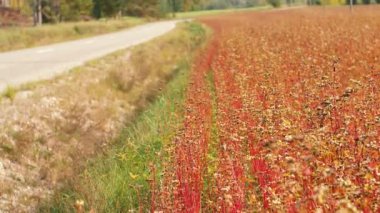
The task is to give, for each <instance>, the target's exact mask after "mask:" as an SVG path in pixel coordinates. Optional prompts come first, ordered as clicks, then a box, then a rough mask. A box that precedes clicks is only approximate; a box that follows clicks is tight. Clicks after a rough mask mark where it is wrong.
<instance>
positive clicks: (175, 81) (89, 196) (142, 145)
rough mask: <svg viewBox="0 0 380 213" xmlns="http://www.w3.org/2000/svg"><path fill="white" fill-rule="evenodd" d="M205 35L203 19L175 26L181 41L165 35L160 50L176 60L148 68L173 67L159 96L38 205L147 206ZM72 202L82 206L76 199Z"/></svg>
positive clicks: (66, 208) (60, 208) (147, 50)
mask: <svg viewBox="0 0 380 213" xmlns="http://www.w3.org/2000/svg"><path fill="white" fill-rule="evenodd" d="M206 36H207V33H206V31H205V29H204V28H203V27H202V26H201V25H199V24H196V23H189V24H184V26H183V27H182V28H181V32H179V33H178V32H177V36H176V38H177V39H180V40H181V41H176V40H175V39H174V40H171V41H167V40H166V45H164V46H163V48H162V49H161V50H160V51H161V54H160V55H162V56H163V57H164V58H165V57H168V58H170V57H173V53H174V54H175V55H177V56H174V57H176V62H175V64H173V63H172V64H169V65H170V66H171V67H170V66H168V64H165V62H162V61H158V60H153V62H152V64H151V69H154V68H155V67H154V66H163V65H162V64H165V65H166V66H168V67H167V69H169V70H170V72H171V73H173V74H172V75H170V79H172V80H171V81H170V82H169V83H168V84H167V85H166V87H165V88H164V89H163V91H162V92H161V94H160V95H159V97H157V98H155V99H154V101H153V102H152V103H151V104H150V105H149V106H148V107H147V108H146V110H144V111H143V112H142V113H141V114H140V115H139V116H138V117H137V119H136V120H135V121H134V122H133V123H131V124H129V125H127V127H126V128H125V129H124V130H123V131H122V132H121V134H120V136H119V137H118V138H117V140H116V143H115V146H114V147H113V148H112V149H111V150H110V151H108V152H107V153H106V154H105V155H104V156H101V157H99V158H97V159H94V160H92V161H90V162H89V165H88V167H87V169H86V170H85V171H84V172H83V173H82V174H81V175H80V176H79V177H78V178H74V179H73V181H72V182H71V183H69V184H68V185H67V186H66V187H65V188H64V189H62V191H61V192H60V193H57V194H56V195H55V196H54V197H53V199H52V200H51V201H50V203H48V204H44V205H43V206H42V207H41V208H40V211H42V212H73V211H74V210H75V205H74V204H75V203H76V202H77V201H81V200H83V201H84V208H85V209H87V210H91V209H93V210H96V211H97V212H127V211H128V210H132V209H133V210H138V209H139V208H144V209H145V210H148V209H149V208H150V206H151V204H152V202H151V196H152V194H151V192H150V189H151V188H156V186H152V185H151V184H153V183H156V184H159V183H160V178H161V177H162V167H163V164H164V163H165V162H166V161H167V160H168V159H167V158H168V156H167V153H168V152H170V151H169V150H167V149H168V147H169V145H170V143H171V142H172V139H173V137H174V136H175V135H174V133H175V132H176V131H175V130H176V129H177V128H179V126H180V124H181V121H182V114H183V112H182V110H183V107H181V106H182V104H183V102H184V98H185V97H184V95H185V91H186V87H187V83H188V72H189V70H190V67H191V66H190V64H191V61H192V57H193V55H194V53H195V52H196V51H197V49H198V48H199V47H200V46H201V45H202V44H203V43H204V41H205V40H206ZM158 42H162V41H161V40H158V41H156V42H150V44H148V45H142V46H141V47H140V48H136V49H135V50H133V52H132V55H131V60H132V62H133V63H136V61H135V59H134V57H135V56H136V55H137V56H138V55H144V54H150V55H152V54H155V53H156V52H155V51H154V49H153V51H152V49H151V47H150V46H151V45H157V43H158ZM184 45H185V46H184ZM165 49H169V50H171V51H169V52H168V51H167V50H165ZM173 51H178V52H177V53H176V52H173ZM178 56H180V57H178ZM138 58H141V57H138ZM145 59H147V60H149V59H150V58H149V57H148V58H147V57H145ZM161 60H162V58H161ZM141 63H144V62H143V61H141ZM140 66H141V65H140ZM120 86H122V85H120ZM77 203H79V204H81V202H77ZM76 208H82V206H81V205H79V207H78V205H77V206H76Z"/></svg>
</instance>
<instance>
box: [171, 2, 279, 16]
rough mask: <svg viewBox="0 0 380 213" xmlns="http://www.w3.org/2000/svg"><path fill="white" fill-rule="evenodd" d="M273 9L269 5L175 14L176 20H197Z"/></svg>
mask: <svg viewBox="0 0 380 213" xmlns="http://www.w3.org/2000/svg"><path fill="white" fill-rule="evenodd" d="M271 8H273V7H272V6H270V5H265V6H257V7H249V8H231V9H221V10H201V11H192V12H180V13H176V18H180V19H182V18H198V17H202V16H214V15H223V14H226V13H236V12H253V11H260V10H268V9H271Z"/></svg>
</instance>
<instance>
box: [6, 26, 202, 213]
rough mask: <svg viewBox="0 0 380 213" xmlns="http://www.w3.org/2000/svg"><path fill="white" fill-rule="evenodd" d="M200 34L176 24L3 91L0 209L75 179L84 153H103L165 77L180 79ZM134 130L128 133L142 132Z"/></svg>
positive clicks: (26, 203) (23, 206) (30, 204)
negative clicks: (59, 72) (137, 43)
mask: <svg viewBox="0 0 380 213" xmlns="http://www.w3.org/2000/svg"><path fill="white" fill-rule="evenodd" d="M205 37H206V34H205V31H204V29H203V28H202V27H201V26H200V25H199V24H196V23H182V24H180V25H179V26H178V28H176V29H175V30H174V31H173V32H171V33H169V34H167V35H165V36H163V37H160V38H157V39H155V40H153V41H150V42H148V43H146V44H143V45H140V46H137V47H135V48H133V49H132V50H123V51H119V52H117V53H115V54H112V55H109V56H107V57H104V58H102V59H99V60H96V61H93V62H89V63H88V64H86V65H85V66H83V67H79V68H76V69H74V70H73V71H71V72H70V73H68V74H65V75H63V76H60V77H57V78H56V79H53V80H48V81H43V82H37V83H30V84H26V85H23V86H21V87H20V88H16V89H14V88H10V89H8V90H7V91H6V92H5V93H4V94H3V95H2V99H1V101H0V117H1V120H0V122H1V124H2V125H1V126H0V174H1V176H0V182H1V183H2V185H4V186H6V185H7V186H10V187H6V188H0V203H1V206H2V207H1V208H2V210H4V211H10V212H12V211H16V210H17V211H26V212H28V211H33V209H34V208H35V207H36V204H37V203H39V202H40V201H42V200H45V199H46V198H49V197H50V195H51V194H52V193H53V191H54V189H56V188H61V187H62V186H63V185H66V184H69V185H70V184H74V186H77V185H76V182H73V181H72V180H75V181H80V182H81V181H83V180H81V179H79V175H78V174H81V173H82V172H81V171H82V169H83V168H84V166H87V163H86V161H87V159H88V158H89V157H94V156H96V155H97V154H99V153H103V152H106V150H107V147H108V146H109V144H110V143H112V141H114V140H115V138H117V136H118V135H119V133H120V131H121V129H122V128H123V127H124V126H125V125H130V124H131V122H132V121H133V120H134V118H135V116H136V115H137V114H139V113H140V112H142V110H143V109H145V108H146V107H147V106H149V105H150V103H151V102H152V101H154V100H156V99H155V97H156V95H157V94H160V93H161V92H162V91H163V90H164V88H165V85H166V83H167V82H169V81H171V80H172V79H174V78H177V77H178V78H180V79H182V80H181V81H184V80H186V76H185V75H186V71H185V70H187V69H188V66H189V64H190V63H191V58H192V57H191V55H192V54H193V53H194V52H195V51H197V49H198V48H199V46H200V45H201V44H202V43H203V41H204V40H205ZM157 52H160V53H161V54H156V53H157ZM180 73H181V74H180ZM178 81H179V80H177V82H178ZM174 90H175V89H174ZM176 94H177V93H176ZM172 95H173V96H174V94H172ZM152 125H153V124H152ZM131 128H135V127H131ZM131 132H132V130H129V133H128V135H124V136H121V138H122V137H132V133H131ZM137 133H138V132H135V133H133V134H136V136H133V137H142V136H144V134H143V131H142V132H139V133H140V134H141V135H140V136H137ZM123 134H127V132H125V133H123ZM120 140H121V139H120ZM123 142H124V141H123ZM123 142H121V143H123ZM121 143H118V144H119V145H122V144H121ZM129 154H130V153H128V155H129ZM114 157H115V156H114ZM141 162H142V163H145V161H141ZM99 166H101V165H99ZM1 168H6V169H1ZM83 174H86V172H85V173H83ZM131 174H135V172H131ZM136 174H137V172H136ZM128 175H129V174H128ZM77 177H78V178H77ZM94 181H95V180H94ZM84 182H85V181H84ZM115 184H117V183H116V182H115ZM94 186H95V184H94V185H93V187H94ZM88 190H94V188H90V187H89V188H88ZM86 193H89V191H87V192H86ZM99 196H106V195H105V194H102V193H101V191H99ZM103 198H104V197H103ZM91 199H94V198H91ZM89 200H90V198H89ZM103 201H104V200H103ZM103 201H102V202H103ZM68 206H69V204H68V203H67V207H68ZM70 206H72V203H71V205H70ZM104 207H107V208H108V207H109V206H107V205H106V206H104Z"/></svg>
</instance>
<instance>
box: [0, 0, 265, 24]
mask: <svg viewBox="0 0 380 213" xmlns="http://www.w3.org/2000/svg"><path fill="white" fill-rule="evenodd" d="M2 1H5V0H2ZM6 1H7V2H9V3H8V5H10V6H13V5H17V6H15V7H16V8H18V9H21V10H23V11H24V12H25V13H29V14H31V15H33V16H34V19H35V22H36V23H40V24H41V23H54V22H62V21H77V20H83V19H84V20H86V19H91V18H107V17H118V16H124V15H129V16H138V17H146V16H148V17H157V18H159V17H164V16H166V15H168V14H172V13H176V12H186V11H197V10H211V9H226V8H232V7H235V8H236V7H252V6H259V5H264V4H266V0H6ZM20 2H21V3H20ZM0 6H1V5H0Z"/></svg>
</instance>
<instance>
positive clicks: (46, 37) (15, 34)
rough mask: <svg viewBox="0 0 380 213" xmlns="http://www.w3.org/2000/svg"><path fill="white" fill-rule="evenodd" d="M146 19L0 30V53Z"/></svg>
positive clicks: (131, 24)
mask: <svg viewBox="0 0 380 213" xmlns="http://www.w3.org/2000/svg"><path fill="white" fill-rule="evenodd" d="M145 22H146V19H143V18H133V17H123V18H120V19H115V20H112V19H111V20H105V19H104V20H99V21H88V22H70V23H60V24H56V25H54V24H49V25H43V26H41V27H11V28H5V29H0V52H2V51H9V50H16V49H22V48H27V47H35V46H41V45H47V44H52V43H56V42H63V41H68V40H74V39H79V38H85V37H90V36H95V35H100V34H104V33H109V32H113V31H118V30H123V29H125V28H128V27H132V26H136V25H138V24H142V23H145Z"/></svg>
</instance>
